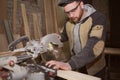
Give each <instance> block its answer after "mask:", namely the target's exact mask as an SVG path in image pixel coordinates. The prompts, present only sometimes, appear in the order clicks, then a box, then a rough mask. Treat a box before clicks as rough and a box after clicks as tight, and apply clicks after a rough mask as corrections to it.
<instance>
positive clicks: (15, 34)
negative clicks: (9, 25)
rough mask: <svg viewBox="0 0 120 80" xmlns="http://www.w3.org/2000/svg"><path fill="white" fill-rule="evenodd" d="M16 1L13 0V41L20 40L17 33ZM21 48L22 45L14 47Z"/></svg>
mask: <svg viewBox="0 0 120 80" xmlns="http://www.w3.org/2000/svg"><path fill="white" fill-rule="evenodd" d="M16 24H17V0H13V37H14V40H16V39H18V38H20V33H18V32H17V25H16ZM21 47H23V44H22V43H19V44H17V45H16V48H21Z"/></svg>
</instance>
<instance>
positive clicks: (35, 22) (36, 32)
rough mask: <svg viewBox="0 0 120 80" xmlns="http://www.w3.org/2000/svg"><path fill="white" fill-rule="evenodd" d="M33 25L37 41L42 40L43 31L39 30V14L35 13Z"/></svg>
mask: <svg viewBox="0 0 120 80" xmlns="http://www.w3.org/2000/svg"><path fill="white" fill-rule="evenodd" d="M32 15H33V25H34V37H35V39H37V40H40V37H41V29H40V28H39V24H38V16H37V13H33V14H32Z"/></svg>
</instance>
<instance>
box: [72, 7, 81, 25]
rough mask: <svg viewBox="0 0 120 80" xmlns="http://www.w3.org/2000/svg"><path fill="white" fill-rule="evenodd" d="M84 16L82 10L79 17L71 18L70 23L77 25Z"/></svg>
mask: <svg viewBox="0 0 120 80" xmlns="http://www.w3.org/2000/svg"><path fill="white" fill-rule="evenodd" d="M82 16H83V9H81V14H80V15H79V16H78V17H74V18H70V22H72V23H74V24H76V23H79V22H80V20H81V18H82Z"/></svg>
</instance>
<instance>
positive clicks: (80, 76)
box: [57, 70, 101, 80]
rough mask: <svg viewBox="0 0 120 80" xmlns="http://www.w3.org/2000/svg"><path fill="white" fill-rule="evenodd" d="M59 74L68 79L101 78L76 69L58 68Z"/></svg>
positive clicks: (94, 79) (88, 79)
mask: <svg viewBox="0 0 120 80" xmlns="http://www.w3.org/2000/svg"><path fill="white" fill-rule="evenodd" d="M57 76H58V77H61V78H64V79H67V80H101V79H100V78H97V77H94V76H90V75H86V74H82V73H79V72H75V71H64V70H58V71H57Z"/></svg>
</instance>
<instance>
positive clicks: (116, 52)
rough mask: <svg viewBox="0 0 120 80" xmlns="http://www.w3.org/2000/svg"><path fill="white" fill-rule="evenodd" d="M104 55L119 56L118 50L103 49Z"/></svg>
mask: <svg viewBox="0 0 120 80" xmlns="http://www.w3.org/2000/svg"><path fill="white" fill-rule="evenodd" d="M104 53H105V54H120V48H105V50H104Z"/></svg>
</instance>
